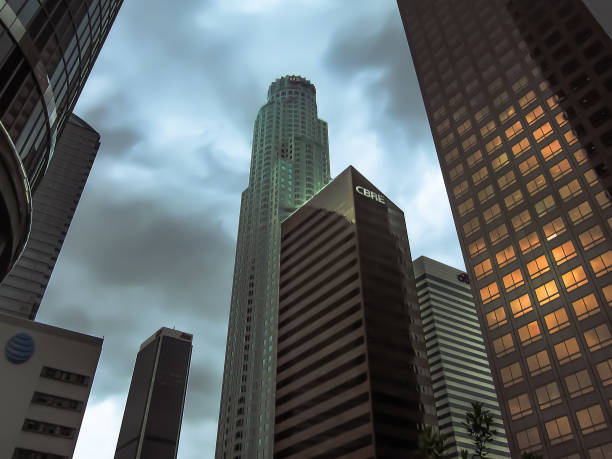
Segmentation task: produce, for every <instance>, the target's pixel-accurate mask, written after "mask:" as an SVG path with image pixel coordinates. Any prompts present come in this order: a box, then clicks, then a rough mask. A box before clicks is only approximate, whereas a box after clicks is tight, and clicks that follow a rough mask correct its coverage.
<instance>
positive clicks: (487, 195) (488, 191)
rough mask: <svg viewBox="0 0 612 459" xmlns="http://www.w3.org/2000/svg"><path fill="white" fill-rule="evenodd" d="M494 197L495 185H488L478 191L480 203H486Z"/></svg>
mask: <svg viewBox="0 0 612 459" xmlns="http://www.w3.org/2000/svg"><path fill="white" fill-rule="evenodd" d="M492 197H493V185H487V186H486V187H484V188H483V189H482V190H480V191H479V192H478V201H480V204H484V203H485V202H487V201H488V200H489V199H491V198H492Z"/></svg>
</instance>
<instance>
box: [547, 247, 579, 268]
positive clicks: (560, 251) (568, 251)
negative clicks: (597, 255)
mask: <svg viewBox="0 0 612 459" xmlns="http://www.w3.org/2000/svg"><path fill="white" fill-rule="evenodd" d="M552 255H553V258H554V259H555V263H557V265H561V264H563V263H565V262H566V261H567V260H571V259H572V258H574V257H575V256H576V249H575V247H574V244H573V243H572V241H567V242H564V243H563V244H561V245H560V246H558V247H555V248H554V249H552Z"/></svg>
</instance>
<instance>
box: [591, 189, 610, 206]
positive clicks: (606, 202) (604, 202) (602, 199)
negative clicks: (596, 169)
mask: <svg viewBox="0 0 612 459" xmlns="http://www.w3.org/2000/svg"><path fill="white" fill-rule="evenodd" d="M595 200H596V201H597V204H599V207H601V208H602V209H607V208H608V207H610V199H608V195H607V194H606V192H605V191H600V192H599V193H597V194H596V195H595Z"/></svg>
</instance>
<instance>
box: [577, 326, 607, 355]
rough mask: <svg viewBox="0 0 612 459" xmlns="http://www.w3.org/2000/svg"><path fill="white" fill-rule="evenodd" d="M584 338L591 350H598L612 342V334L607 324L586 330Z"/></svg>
mask: <svg viewBox="0 0 612 459" xmlns="http://www.w3.org/2000/svg"><path fill="white" fill-rule="evenodd" d="M584 339H585V340H586V343H587V346H588V347H589V351H590V352H595V351H598V350H599V349H603V348H604V347H608V346H609V345H610V344H612V335H610V329H609V328H608V325H607V324H601V325H598V326H597V327H595V328H591V329H590V330H587V331H585V332H584Z"/></svg>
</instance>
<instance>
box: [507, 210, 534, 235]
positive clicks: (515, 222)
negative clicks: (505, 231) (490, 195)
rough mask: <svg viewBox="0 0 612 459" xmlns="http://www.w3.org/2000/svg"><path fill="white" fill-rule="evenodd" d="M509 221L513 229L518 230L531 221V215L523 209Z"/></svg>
mask: <svg viewBox="0 0 612 459" xmlns="http://www.w3.org/2000/svg"><path fill="white" fill-rule="evenodd" d="M511 222H512V227H513V228H514V231H520V230H522V229H523V228H525V227H526V226H527V225H529V223H531V215H529V211H528V210H524V211H522V212H521V213H520V214H518V215H516V216H514V217H512V220H511Z"/></svg>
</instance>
